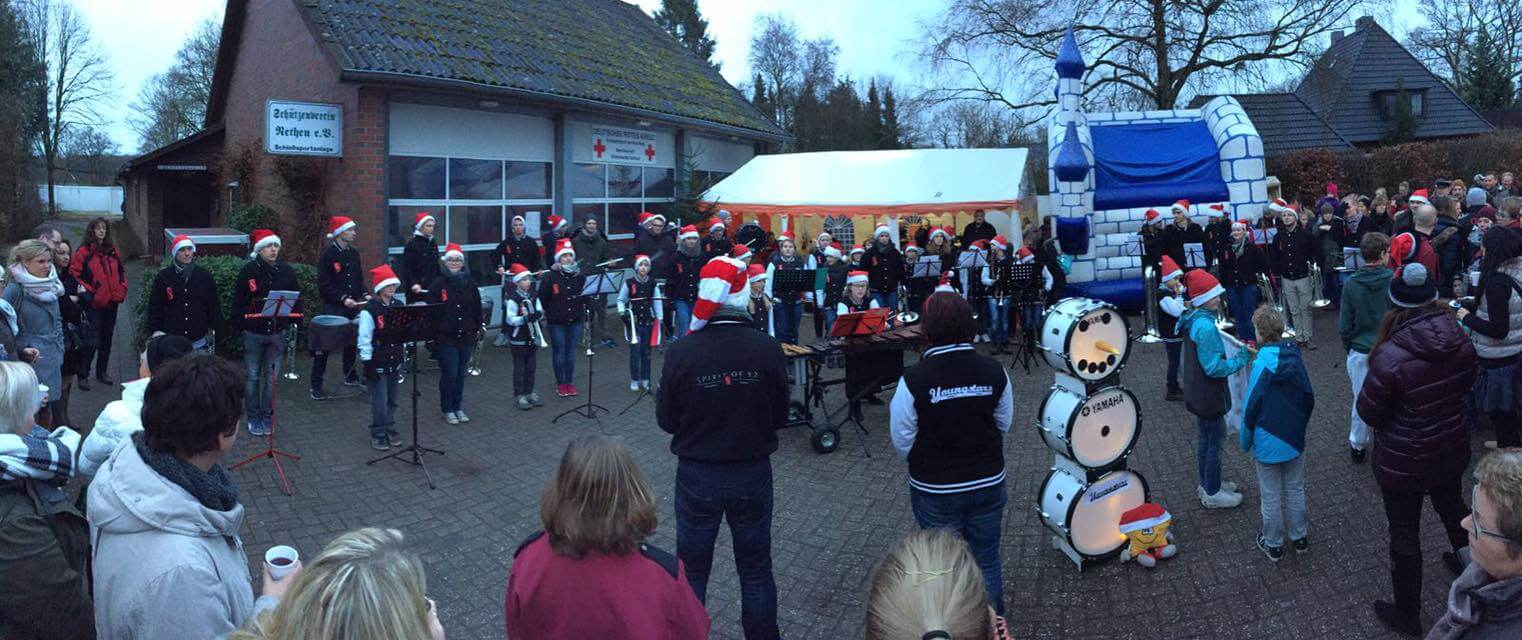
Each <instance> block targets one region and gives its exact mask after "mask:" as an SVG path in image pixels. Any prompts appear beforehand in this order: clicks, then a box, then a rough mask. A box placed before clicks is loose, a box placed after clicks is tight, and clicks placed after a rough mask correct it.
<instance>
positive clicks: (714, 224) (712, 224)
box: [708, 218, 724, 233]
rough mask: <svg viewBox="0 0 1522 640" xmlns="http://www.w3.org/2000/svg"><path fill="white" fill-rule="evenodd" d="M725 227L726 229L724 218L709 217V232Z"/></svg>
mask: <svg viewBox="0 0 1522 640" xmlns="http://www.w3.org/2000/svg"><path fill="white" fill-rule="evenodd" d="M723 229H724V221H723V220H720V219H718V218H709V219H708V232H709V233H713V232H714V231H716V230H723Z"/></svg>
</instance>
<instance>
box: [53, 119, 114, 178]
mask: <svg viewBox="0 0 1522 640" xmlns="http://www.w3.org/2000/svg"><path fill="white" fill-rule="evenodd" d="M118 151H120V147H119V146H118V145H117V144H116V141H115V140H112V139H111V136H110V135H109V134H107V133H106V132H105V131H102V130H100V129H97V128H95V127H91V126H88V125H87V126H79V127H70V128H69V135H68V136H67V137H65V138H64V141H63V148H62V149H61V150H60V154H61V155H62V156H63V159H64V166H65V168H66V169H67V172H68V173H69V175H70V179H71V180H72V181H79V180H83V181H84V182H86V183H88V184H95V185H100V184H110V182H111V180H110V176H108V174H109V173H111V167H110V166H109V163H110V160H111V157H112V156H114V155H116V153H117V152H118ZM79 174H84V175H85V176H86V177H83V178H81V177H80V176H79Z"/></svg>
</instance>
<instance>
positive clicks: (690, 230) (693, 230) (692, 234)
mask: <svg viewBox="0 0 1522 640" xmlns="http://www.w3.org/2000/svg"><path fill="white" fill-rule="evenodd" d="M688 238H692V239H694V240H696V239H697V238H698V227H697V225H692V224H689V225H687V226H685V227H682V231H681V233H679V234H677V236H676V239H677V240H686V239H688Z"/></svg>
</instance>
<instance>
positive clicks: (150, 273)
mask: <svg viewBox="0 0 1522 640" xmlns="http://www.w3.org/2000/svg"><path fill="white" fill-rule="evenodd" d="M247 262H248V260H247V259H246V258H240V257H237V256H211V257H206V258H197V259H196V265H197V266H199V267H201V268H202V269H205V270H207V271H209V272H211V279H212V280H213V281H214V282H216V283H217V293H219V294H221V296H222V321H223V322H224V323H225V322H226V321H227V316H228V313H229V310H230V309H231V307H232V299H233V293H232V292H233V281H234V280H236V279H237V277H238V270H239V269H242V268H243V265H244V264H245V263H247ZM166 266H169V261H168V260H167V259H166V260H165V261H164V262H163V263H162V264H160V265H159V267H158V269H147V270H144V271H143V275H142V276H141V277H140V278H139V279H138V282H137V302H136V304H135V305H134V306H133V307H132V318H133V321H134V323H135V324H134V326H135V327H136V328H137V330H136V333H135V334H134V335H133V340H132V348H133V350H134V351H138V352H141V351H142V350H143V345H144V344H145V343H146V342H147V340H148V331H147V328H146V327H147V324H148V323H147V319H148V295H149V293H150V292H149V288H150V287H152V286H153V277H154V276H155V275H157V274H158V270H159V269H162V268H163V267H166ZM291 266H292V267H294V268H295V269H296V282H297V284H298V285H300V287H301V313H302V314H304V315H305V316H306V317H308V318H310V317H312V316H314V315H316V314H317V312H318V310H319V309H321V308H322V304H321V301H320V300H319V299H318V297H317V270H316V269H314V268H312V265H308V264H293V265H291ZM217 353H220V354H223V355H227V356H236V357H241V356H242V355H243V336H242V335H240V334H237V333H234V332H232V331H222V332H221V333H219V334H217Z"/></svg>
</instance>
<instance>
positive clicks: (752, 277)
mask: <svg viewBox="0 0 1522 640" xmlns="http://www.w3.org/2000/svg"><path fill="white" fill-rule="evenodd" d="M745 278H746V279H747V280H749V281H751V282H758V281H761V280H765V279H766V267H763V266H761V265H759V264H753V265H750V266H748V267H746V268H745Z"/></svg>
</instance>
